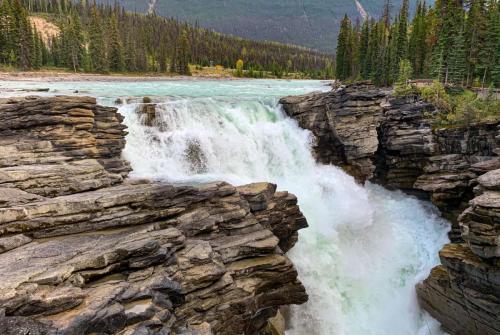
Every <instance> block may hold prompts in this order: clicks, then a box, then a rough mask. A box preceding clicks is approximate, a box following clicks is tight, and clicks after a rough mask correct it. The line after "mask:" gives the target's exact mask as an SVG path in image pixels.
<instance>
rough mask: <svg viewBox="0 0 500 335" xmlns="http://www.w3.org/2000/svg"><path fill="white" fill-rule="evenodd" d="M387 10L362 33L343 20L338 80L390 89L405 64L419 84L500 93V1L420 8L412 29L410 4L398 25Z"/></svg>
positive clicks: (442, 1) (446, 0)
mask: <svg viewBox="0 0 500 335" xmlns="http://www.w3.org/2000/svg"><path fill="white" fill-rule="evenodd" d="M389 6H390V4H389V3H386V6H385V7H384V11H383V13H382V15H381V17H380V19H379V20H378V21H376V20H374V19H371V20H370V21H369V22H364V23H363V24H362V28H361V29H359V30H358V29H356V27H355V26H353V25H352V24H351V21H350V20H349V18H348V17H347V16H346V17H344V19H343V20H342V23H341V29H340V33H339V37H338V47H337V78H339V79H358V78H359V79H371V80H372V81H373V82H374V83H375V84H377V85H380V86H386V85H391V84H394V83H395V82H396V81H397V80H398V73H399V70H400V65H401V61H405V64H406V60H408V61H409V63H410V65H411V67H412V69H413V76H414V77H415V78H433V79H437V80H439V81H440V82H442V83H444V84H451V85H464V86H468V85H472V84H473V83H478V84H480V85H482V86H483V87H486V86H488V85H490V84H493V85H495V86H496V87H500V64H499V63H500V14H499V13H500V12H499V4H498V0H468V1H465V2H462V1H457V0H436V1H435V3H434V6H432V7H427V6H426V4H425V2H420V3H418V4H417V9H416V12H415V15H414V17H413V19H412V20H411V22H410V23H409V21H408V15H409V13H408V1H407V0H405V1H404V2H403V6H402V8H401V10H400V12H399V14H398V15H397V17H395V18H394V20H391V19H390V17H389V13H390V10H389V9H388V8H389ZM346 41H348V42H346Z"/></svg>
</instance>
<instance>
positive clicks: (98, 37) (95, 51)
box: [88, 5, 108, 73]
mask: <svg viewBox="0 0 500 335" xmlns="http://www.w3.org/2000/svg"><path fill="white" fill-rule="evenodd" d="M89 25H90V27H89V47H88V48H89V50H88V52H89V58H90V71H92V72H101V73H103V72H106V71H108V64H107V59H106V47H105V43H104V33H103V26H102V20H101V17H100V14H99V12H98V10H97V8H96V6H95V5H94V6H92V10H91V18H90V22H89Z"/></svg>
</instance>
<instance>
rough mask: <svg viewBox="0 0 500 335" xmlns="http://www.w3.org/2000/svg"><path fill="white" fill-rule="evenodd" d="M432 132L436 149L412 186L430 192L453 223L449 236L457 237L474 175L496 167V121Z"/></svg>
mask: <svg viewBox="0 0 500 335" xmlns="http://www.w3.org/2000/svg"><path fill="white" fill-rule="evenodd" d="M433 134H434V137H433V138H434V141H435V142H436V151H435V152H434V154H433V155H432V156H431V157H429V158H428V160H427V162H426V164H425V167H424V170H423V174H422V175H421V176H419V177H418V179H417V181H416V182H415V184H414V187H415V188H417V189H420V190H423V191H426V192H429V193H430V194H431V200H432V202H433V203H434V204H435V205H436V206H437V207H438V208H439V209H440V210H441V212H442V213H443V216H444V217H446V218H447V219H448V220H450V221H451V222H452V223H453V225H452V231H451V233H450V237H451V239H452V240H459V239H460V227H459V226H458V223H457V218H458V216H459V215H460V213H462V212H463V211H464V210H465V209H466V208H467V207H468V206H469V204H468V202H469V201H470V200H471V199H472V198H473V197H474V192H473V188H474V186H476V185H477V181H476V178H478V177H479V176H481V175H482V174H484V173H486V172H488V171H491V170H494V169H498V168H500V157H498V150H499V149H500V123H499V122H497V123H484V124H475V125H471V126H469V127H467V128H465V127H464V128H452V129H436V130H435V131H434V133H433Z"/></svg>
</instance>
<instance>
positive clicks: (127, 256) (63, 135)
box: [0, 97, 307, 335]
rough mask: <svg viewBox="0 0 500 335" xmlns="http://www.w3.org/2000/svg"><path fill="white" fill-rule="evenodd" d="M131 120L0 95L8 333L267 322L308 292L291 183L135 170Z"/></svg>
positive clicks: (198, 330)
mask: <svg viewBox="0 0 500 335" xmlns="http://www.w3.org/2000/svg"><path fill="white" fill-rule="evenodd" d="M122 121H123V118H122V116H121V115H120V114H118V113H117V111H116V109H114V108H107V107H102V106H98V105H97V104H96V102H95V99H92V98H80V97H51V98H39V97H28V98H16V99H5V100H0V153H1V154H0V268H1V269H2V271H1V272H0V291H1V292H2V294H1V295H0V333H1V334H5V335H11V334H12V335H14V334H15V335H17V334H26V333H29V334H32V335H37V334H39V335H49V334H50V335H51V334H120V335H129V334H130V335H131V334H228V335H229V334H231V335H232V334H258V333H259V332H260V331H261V330H262V329H264V328H265V327H266V326H267V321H268V319H269V318H272V317H273V316H275V315H276V312H277V310H278V309H279V307H280V306H283V305H289V304H300V303H304V302H305V301H307V294H306V292H305V289H304V287H303V285H302V284H301V283H300V281H299V280H298V278H297V271H296V270H295V268H294V266H293V264H292V263H291V261H290V260H289V259H288V258H287V257H286V255H285V252H286V251H288V250H289V249H290V248H292V247H293V245H294V244H295V243H296V242H297V238H298V233H297V231H298V230H299V229H302V228H305V227H307V222H306V220H305V218H304V216H303V215H302V213H301V212H300V209H299V207H298V206H297V199H296V198H295V196H293V195H292V194H289V193H287V192H277V191H276V186H275V185H272V184H268V183H260V184H252V185H245V186H241V187H234V186H232V185H229V184H227V183H224V182H215V183H210V184H202V185H185V186H179V185H176V186H174V185H170V184H168V183H164V182H150V181H144V180H130V179H127V175H128V172H129V171H130V167H129V164H128V163H127V162H125V161H123V160H122V159H121V151H122V149H123V147H124V145H125V134H126V132H125V126H124V125H123V124H122Z"/></svg>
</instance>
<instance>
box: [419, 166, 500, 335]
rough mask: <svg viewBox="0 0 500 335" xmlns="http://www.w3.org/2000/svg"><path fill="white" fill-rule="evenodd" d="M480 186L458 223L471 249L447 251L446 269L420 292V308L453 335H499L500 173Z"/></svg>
mask: <svg viewBox="0 0 500 335" xmlns="http://www.w3.org/2000/svg"><path fill="white" fill-rule="evenodd" d="M478 181H479V186H478V187H477V188H476V193H477V196H476V197H475V198H474V199H473V200H472V201H471V202H470V205H471V207H469V208H468V209H467V210H466V211H465V212H464V213H463V214H462V215H461V216H460V219H459V221H460V226H461V227H462V237H463V239H464V240H465V241H466V242H467V243H466V244H465V243H462V244H449V245H447V246H445V247H444V248H443V249H442V250H441V252H440V258H441V263H442V265H440V266H438V267H436V268H434V269H433V270H432V272H431V274H430V276H429V277H428V278H427V279H426V280H425V281H424V282H423V283H422V284H419V285H418V286H417V293H418V297H419V300H420V303H421V305H422V306H423V307H424V308H425V309H426V310H427V311H429V312H430V313H431V314H432V315H433V316H434V317H435V318H436V319H438V320H439V321H440V322H441V323H442V324H443V326H444V327H445V328H446V329H447V330H448V331H449V332H450V333H451V334H487V335H490V334H495V335H498V334H500V169H498V170H494V171H491V172H489V173H487V174H485V175H483V176H481V177H480V178H479V179H478Z"/></svg>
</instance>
